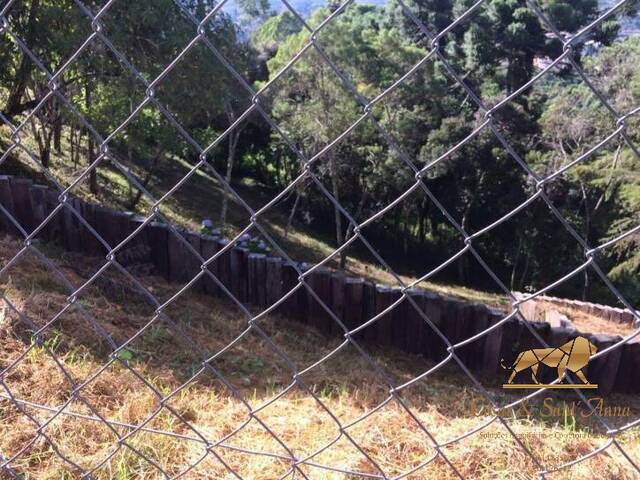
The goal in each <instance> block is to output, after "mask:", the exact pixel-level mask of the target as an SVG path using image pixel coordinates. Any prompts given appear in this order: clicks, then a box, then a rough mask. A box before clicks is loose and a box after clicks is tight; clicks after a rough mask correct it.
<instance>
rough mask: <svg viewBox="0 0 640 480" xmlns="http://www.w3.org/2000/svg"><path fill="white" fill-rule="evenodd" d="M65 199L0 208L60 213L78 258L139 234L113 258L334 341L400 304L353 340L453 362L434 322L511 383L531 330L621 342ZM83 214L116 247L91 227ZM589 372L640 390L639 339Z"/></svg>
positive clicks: (13, 231) (475, 363) (19, 186)
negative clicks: (507, 366) (511, 369)
mask: <svg viewBox="0 0 640 480" xmlns="http://www.w3.org/2000/svg"><path fill="white" fill-rule="evenodd" d="M59 196H60V195H59V192H57V191H55V190H53V189H51V188H48V187H45V186H41V185H34V184H33V183H32V182H31V181H30V180H28V179H22V178H13V177H10V176H6V175H5V176H2V175H0V205H1V206H2V208H3V209H4V210H6V211H7V212H8V213H9V214H10V215H11V216H13V217H14V218H15V219H16V220H17V222H18V224H19V226H16V225H14V224H13V223H12V222H11V221H10V220H9V218H8V217H7V216H6V215H4V214H2V211H1V210H0V230H1V231H3V232H6V233H9V234H10V235H13V236H17V237H19V238H24V236H23V234H22V232H21V229H22V230H24V231H25V232H26V233H27V234H29V233H31V232H32V231H33V229H35V228H38V226H39V225H40V224H41V223H42V222H43V221H44V220H45V219H46V218H47V217H48V216H49V215H51V213H52V212H53V211H54V209H56V208H58V211H57V212H56V213H55V215H53V216H52V217H51V218H50V219H49V220H48V221H47V223H46V225H45V227H44V228H42V229H41V230H40V231H39V232H38V234H37V235H36V239H37V240H42V241H46V242H56V243H58V244H60V245H62V246H63V247H64V248H66V249H68V250H70V251H82V252H86V253H87V254H90V255H105V256H106V255H107V254H108V252H109V251H110V249H111V248H113V247H115V246H116V245H118V244H119V243H121V242H122V241H123V240H124V239H126V238H127V237H129V236H130V235H131V234H132V233H133V232H135V231H136V230H138V232H137V234H136V235H135V236H134V237H133V238H132V239H130V241H129V242H127V244H126V245H125V246H124V247H123V248H122V249H118V252H117V254H116V255H115V258H116V259H117V260H118V262H121V263H122V264H123V265H125V266H126V264H127V263H128V262H130V261H131V259H132V258H133V259H137V260H138V261H139V260H140V258H141V257H142V258H143V261H144V262H148V263H149V264H152V265H153V268H154V270H155V271H156V273H157V274H159V275H161V276H162V277H164V278H165V279H166V280H167V281H169V282H175V283H179V284H183V285H184V284H186V283H187V282H189V281H191V280H192V279H193V278H194V277H195V276H196V274H198V273H199V272H200V271H202V270H203V269H204V270H206V271H207V272H210V273H211V274H212V275H208V274H205V275H203V276H202V277H200V278H199V279H198V281H197V282H195V283H194V285H193V286H192V287H191V288H195V289H197V290H199V291H200V292H203V293H206V294H210V295H216V296H220V297H223V298H227V299H229V298H230V297H229V295H228V293H227V292H229V293H231V294H232V295H233V296H234V297H235V298H236V299H237V300H238V301H240V302H241V303H242V304H243V305H245V306H247V307H248V308H251V309H253V310H257V309H265V308H267V307H270V306H273V305H275V304H277V306H276V307H275V308H274V312H275V313H279V314H282V315H284V316H286V317H288V318H290V319H293V320H296V321H299V322H301V323H304V324H309V325H311V326H313V327H315V328H317V329H318V330H320V331H322V332H325V333H327V334H333V335H336V334H344V328H346V329H348V330H354V329H356V328H358V327H359V326H361V325H363V324H364V323H366V322H367V321H369V320H370V319H371V318H373V317H374V316H376V315H378V314H382V313H383V312H385V310H386V309H387V308H388V307H390V306H391V305H393V304H394V303H395V302H399V303H398V304H397V305H396V306H395V307H394V308H393V309H391V310H389V311H388V312H386V313H384V314H383V315H381V316H380V317H379V318H378V320H376V321H375V322H372V323H371V324H369V325H368V326H367V327H365V328H363V329H361V330H359V331H358V332H356V333H354V334H353V335H354V337H355V338H356V339H362V340H365V341H367V342H370V343H375V344H378V345H383V346H393V347H395V348H398V349H401V350H403V351H406V352H410V353H413V354H421V355H423V356H425V357H426V358H429V359H432V360H434V361H436V362H438V361H441V360H443V359H444V358H446V356H447V355H448V354H449V351H448V350H447V344H446V343H445V342H444V341H443V339H442V338H441V336H440V335H438V334H437V333H436V331H435V330H434V329H433V328H432V327H431V326H430V325H429V324H428V323H427V321H426V319H428V320H429V322H431V324H432V325H433V326H435V327H436V328H437V329H439V330H440V332H441V333H442V334H443V335H444V336H445V337H446V338H447V339H448V340H449V342H451V343H452V344H456V343H459V342H463V341H465V340H467V339H469V338H472V337H474V336H476V335H478V336H477V338H475V339H474V340H473V341H471V342H469V343H468V344H465V345H464V346H461V347H459V348H457V349H456V350H455V351H456V354H457V355H459V357H460V358H461V359H462V360H463V361H464V362H465V365H466V366H467V367H468V368H470V369H471V370H475V371H482V372H485V373H490V374H496V375H497V376H498V377H499V378H505V379H506V378H507V372H505V371H504V370H502V368H501V367H500V359H501V358H503V359H504V360H505V362H506V363H511V362H513V360H514V359H515V357H516V355H517V354H518V353H519V352H520V351H522V350H524V349H528V348H537V347H540V346H541V345H539V343H538V341H537V340H536V339H535V337H534V336H533V335H532V334H531V332H530V330H529V328H533V329H535V330H536V331H537V333H538V334H539V335H540V336H541V337H542V338H543V339H544V340H545V341H546V342H547V343H548V344H549V345H555V346H557V345H561V344H562V343H564V342H566V341H568V340H570V339H572V338H575V337H576V336H577V335H579V334H581V335H585V336H588V337H589V338H590V340H591V341H592V342H593V343H594V344H595V345H596V346H597V347H598V348H599V349H600V350H601V349H603V348H606V347H607V346H609V345H612V344H614V343H615V342H618V341H620V340H621V337H618V336H609V335H602V334H585V333H580V332H578V331H577V330H575V329H570V328H565V327H559V326H558V327H551V326H550V325H549V324H547V323H540V322H532V323H530V324H529V325H528V326H527V325H526V324H525V321H524V320H521V319H517V318H511V319H509V320H508V321H505V322H503V323H502V324H501V325H500V326H499V327H495V325H496V324H497V323H498V322H501V321H502V320H503V318H504V317H505V315H506V314H505V312H502V311H500V310H497V309H493V308H489V307H487V306H486V305H482V304H478V303H468V302H463V301H460V300H457V299H454V298H450V297H446V296H442V295H436V294H434V293H432V292H427V291H424V290H420V289H414V290H410V291H407V292H405V293H406V295H405V296H404V298H403V295H402V291H401V290H400V289H398V288H392V287H388V286H385V285H376V284H374V283H372V282H370V281H368V280H366V279H363V278H357V277H351V276H348V275H345V274H344V273H342V272H336V271H332V270H330V269H327V268H322V267H321V268H316V269H314V270H313V271H312V272H311V273H310V274H308V275H307V276H306V277H305V284H306V286H301V285H299V275H300V273H301V272H305V271H308V270H309V269H311V267H312V266H310V265H306V264H291V263H289V262H287V261H285V260H284V259H282V258H279V257H276V256H267V255H265V254H263V253H252V252H250V251H249V250H248V249H247V248H246V247H245V246H243V245H233V246H229V241H228V240H226V239H223V238H218V237H215V236H209V235H201V234H198V233H194V232H188V231H184V230H178V233H175V232H174V231H172V230H171V229H170V228H169V227H167V226H166V225H164V224H161V223H156V222H151V223H148V224H146V225H145V226H144V227H143V228H141V225H143V222H144V219H143V218H141V217H139V216H136V215H133V214H129V213H123V212H118V211H113V210H109V209H106V208H104V207H101V206H98V205H93V204H90V203H87V202H84V201H82V200H80V199H78V198H74V197H71V196H70V197H69V198H68V199H67V203H66V206H64V207H63V208H61V209H60V208H59V207H58V205H59ZM79 216H80V217H82V218H83V219H84V220H86V222H87V223H88V224H89V225H91V228H92V229H94V230H95V232H96V233H97V234H98V235H99V236H100V237H102V239H103V240H104V241H105V242H106V243H107V244H108V245H104V244H103V243H102V242H101V241H100V240H99V239H98V238H97V237H96V236H95V235H94V234H93V233H92V232H91V231H90V229H88V228H86V227H85V226H84V225H83V224H82V222H81V221H80V220H79V218H78V217H79ZM223 250H224V252H223V253H222V254H221V255H219V256H218V257H217V258H216V259H215V260H214V261H211V262H209V263H207V264H206V265H203V263H202V262H201V260H200V258H199V257H198V256H200V257H202V258H204V259H210V258H211V257H212V256H213V255H216V254H217V253H218V252H221V251H223ZM196 254H197V255H196ZM296 286H297V288H296ZM294 288H295V290H294ZM283 297H286V298H284V299H283ZM401 298H402V300H401V301H399V299H401ZM343 327H344V328H343ZM492 327H494V328H492ZM487 329H490V330H489V331H488V333H485V334H484V335H481V332H483V331H485V330H487ZM549 373H551V374H552V373H553V372H548V374H549ZM587 375H588V377H589V380H590V381H591V382H592V383H598V384H599V386H600V387H599V393H600V394H606V393H609V392H612V391H616V392H625V393H638V392H640V343H639V342H638V340H637V339H636V340H635V341H631V342H628V343H626V344H625V345H624V346H623V347H622V348H618V349H616V350H614V351H612V352H611V353H609V354H607V355H605V356H603V357H601V358H598V359H596V360H594V361H593V362H591V363H590V364H589V367H588V372H587Z"/></svg>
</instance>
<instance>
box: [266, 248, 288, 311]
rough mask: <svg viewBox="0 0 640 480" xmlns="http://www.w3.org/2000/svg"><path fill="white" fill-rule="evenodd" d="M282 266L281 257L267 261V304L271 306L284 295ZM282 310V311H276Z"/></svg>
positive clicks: (270, 258) (269, 258)
mask: <svg viewBox="0 0 640 480" xmlns="http://www.w3.org/2000/svg"><path fill="white" fill-rule="evenodd" d="M282 264H283V260H282V259H281V258H280V257H268V258H267V259H266V273H265V275H266V286H265V287H266V289H265V294H266V303H267V306H269V307H270V306H271V305H273V304H274V303H276V302H277V301H278V300H279V299H280V298H281V297H282V295H283V294H284V291H283V290H282ZM277 310H280V309H276V311H277Z"/></svg>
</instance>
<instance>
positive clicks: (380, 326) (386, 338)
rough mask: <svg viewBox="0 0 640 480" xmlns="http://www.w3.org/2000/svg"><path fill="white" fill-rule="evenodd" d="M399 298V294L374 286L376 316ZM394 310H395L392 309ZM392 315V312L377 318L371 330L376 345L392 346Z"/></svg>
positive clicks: (384, 286)
mask: <svg viewBox="0 0 640 480" xmlns="http://www.w3.org/2000/svg"><path fill="white" fill-rule="evenodd" d="M399 296H400V294H399V292H397V291H396V290H394V289H392V288H390V287H387V286H386V285H376V295H375V299H376V300H375V302H376V312H375V313H376V315H379V314H380V313H381V312H383V311H384V310H386V309H387V308H388V307H389V306H390V305H391V304H393V302H395V301H396V300H397V299H398V297H399ZM394 309H395V308H394ZM394 327H395V325H394V315H393V310H391V311H390V312H387V313H385V314H384V315H382V316H381V317H379V318H378V319H377V320H376V321H375V322H374V323H373V325H371V328H372V329H373V331H375V341H376V344H378V345H382V346H388V345H392V344H393V337H394V332H393V330H394Z"/></svg>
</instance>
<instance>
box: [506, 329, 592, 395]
mask: <svg viewBox="0 0 640 480" xmlns="http://www.w3.org/2000/svg"><path fill="white" fill-rule="evenodd" d="M597 351H598V348H597V347H596V346H595V345H594V344H593V343H591V342H590V341H589V340H588V339H586V338H585V337H576V338H574V339H573V340H570V341H568V342H567V343H565V344H564V345H562V346H560V347H557V348H533V349H531V350H525V351H523V352H520V353H519V354H518V356H517V357H516V359H515V361H514V362H513V364H512V365H511V366H507V365H505V364H504V359H501V360H500V364H501V365H502V368H504V369H505V370H512V372H511V376H510V377H509V380H507V383H506V384H505V385H503V386H504V387H505V388H510V387H509V386H510V385H513V379H514V378H515V376H516V375H517V374H518V373H519V372H522V371H523V370H527V369H528V368H530V369H531V378H532V380H533V382H534V383H533V384H526V385H517V387H522V388H527V387H543V386H548V387H556V386H557V384H556V385H542V384H541V383H540V382H539V381H538V377H537V375H538V367H540V365H541V364H542V365H546V366H548V367H551V368H557V369H558V380H559V381H561V380H562V378H563V377H564V375H565V373H566V371H567V370H570V371H572V372H574V373H575V374H576V376H577V377H578V378H579V379H580V380H582V381H583V382H584V384H585V385H583V386H580V385H578V387H581V388H595V387H597V385H593V384H590V383H589V381H588V380H587V377H585V375H584V373H583V372H582V369H583V368H584V367H586V366H587V364H588V363H589V358H590V357H591V355H593V354H594V353H596V352H597ZM560 385H564V384H560ZM567 386H570V387H575V385H567ZM513 387H516V385H513ZM511 388H512V387H511Z"/></svg>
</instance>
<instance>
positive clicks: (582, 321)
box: [538, 301, 635, 337]
mask: <svg viewBox="0 0 640 480" xmlns="http://www.w3.org/2000/svg"><path fill="white" fill-rule="evenodd" d="M538 303H539V305H540V306H541V307H542V308H544V309H545V310H557V311H558V312H560V313H562V314H563V315H566V316H567V318H568V319H569V320H571V321H572V322H573V324H574V325H575V326H576V328H577V329H578V330H580V331H581V332H589V333H607V334H609V335H621V336H623V337H626V336H627V335H630V334H631V333H633V332H634V331H635V329H634V328H633V326H632V325H631V324H629V323H618V322H614V321H611V320H608V319H606V318H602V317H597V316H595V315H590V314H588V313H585V312H583V311H580V310H578V309H576V308H571V307H570V306H563V305H558V304H555V303H550V302H543V301H540V302H538Z"/></svg>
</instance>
